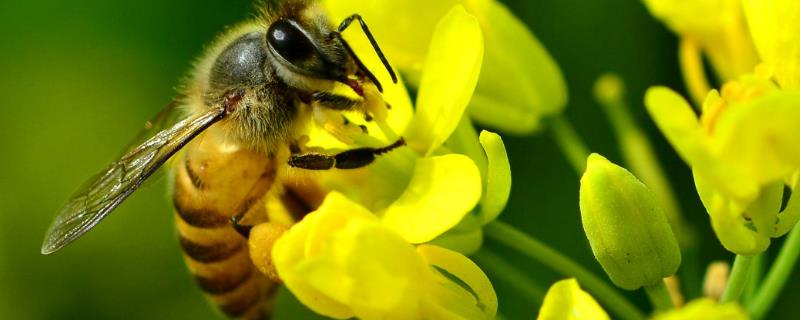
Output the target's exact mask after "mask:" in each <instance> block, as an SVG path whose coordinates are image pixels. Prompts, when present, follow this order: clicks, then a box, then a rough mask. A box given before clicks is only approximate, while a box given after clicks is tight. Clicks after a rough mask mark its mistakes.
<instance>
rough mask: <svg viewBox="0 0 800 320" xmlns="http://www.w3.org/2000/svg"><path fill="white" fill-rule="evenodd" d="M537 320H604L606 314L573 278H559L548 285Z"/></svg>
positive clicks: (606, 316) (606, 317)
mask: <svg viewBox="0 0 800 320" xmlns="http://www.w3.org/2000/svg"><path fill="white" fill-rule="evenodd" d="M537 319H539V320H604V319H610V318H609V317H608V314H607V313H606V312H605V310H603V308H602V307H600V305H599V304H597V301H595V300H594V298H592V296H591V295H589V294H588V293H586V291H583V290H581V288H580V287H579V286H578V281H577V280H575V279H566V280H561V281H558V282H556V283H555V284H553V285H552V286H550V289H548V290H547V294H546V295H545V297H544V302H543V303H542V308H541V309H540V310H539V317H538V318H537Z"/></svg>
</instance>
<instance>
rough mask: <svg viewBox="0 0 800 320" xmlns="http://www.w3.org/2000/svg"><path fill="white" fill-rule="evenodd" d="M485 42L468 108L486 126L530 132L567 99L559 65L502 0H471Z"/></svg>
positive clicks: (560, 109)
mask: <svg viewBox="0 0 800 320" xmlns="http://www.w3.org/2000/svg"><path fill="white" fill-rule="evenodd" d="M468 3H470V5H469V6H468V7H467V9H468V10H469V12H470V13H472V14H474V15H475V16H476V17H477V18H478V20H479V21H480V23H481V26H482V27H483V32H484V39H485V42H486V49H485V50H486V51H485V56H484V59H483V66H484V67H483V69H482V70H481V75H480V80H478V86H477V88H476V89H475V95H474V96H473V98H472V101H471V102H470V106H469V109H468V112H469V114H470V116H472V117H473V118H474V120H475V121H476V122H478V123H481V124H483V125H487V126H489V127H492V128H496V129H498V130H499V131H502V132H506V133H511V134H530V133H532V132H534V131H536V130H537V129H539V128H540V123H541V119H542V118H543V117H546V116H550V115H554V114H559V113H561V111H562V110H563V109H564V107H565V106H566V103H567V86H566V84H565V81H564V77H563V75H562V74H561V70H560V69H559V67H558V65H557V64H556V62H555V60H553V58H552V57H551V56H550V54H549V53H548V52H547V50H546V49H545V48H544V46H542V44H541V43H539V40H538V39H536V37H535V36H534V35H533V34H532V33H531V31H530V30H529V29H528V28H527V26H525V24H524V23H522V21H520V20H519V19H517V18H516V17H515V16H514V15H513V14H512V13H511V12H510V11H509V10H508V9H507V8H506V7H505V6H504V5H503V4H501V3H500V2H498V1H471V2H468Z"/></svg>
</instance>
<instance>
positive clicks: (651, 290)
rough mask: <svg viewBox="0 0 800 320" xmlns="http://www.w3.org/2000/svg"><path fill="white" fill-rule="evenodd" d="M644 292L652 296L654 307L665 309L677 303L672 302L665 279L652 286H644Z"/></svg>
mask: <svg viewBox="0 0 800 320" xmlns="http://www.w3.org/2000/svg"><path fill="white" fill-rule="evenodd" d="M644 292H646V293H647V297H648V298H650V302H652V303H653V308H654V309H656V310H659V311H664V310H669V309H673V308H675V304H673V303H672V297H670V295H669V290H667V286H666V285H665V284H664V280H661V281H659V282H658V283H656V284H654V285H652V286H648V287H644Z"/></svg>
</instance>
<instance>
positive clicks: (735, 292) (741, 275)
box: [719, 255, 753, 303]
mask: <svg viewBox="0 0 800 320" xmlns="http://www.w3.org/2000/svg"><path fill="white" fill-rule="evenodd" d="M752 262H753V256H743V255H736V259H734V260H733V269H732V270H731V276H730V277H729V278H728V285H727V286H725V291H723V292H722V297H720V299H719V301H720V302H722V303H725V302H731V301H738V300H739V297H741V296H742V292H743V291H744V285H745V283H747V276H748V275H749V274H750V265H751V264H752Z"/></svg>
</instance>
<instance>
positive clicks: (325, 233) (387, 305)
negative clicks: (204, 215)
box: [251, 1, 566, 319]
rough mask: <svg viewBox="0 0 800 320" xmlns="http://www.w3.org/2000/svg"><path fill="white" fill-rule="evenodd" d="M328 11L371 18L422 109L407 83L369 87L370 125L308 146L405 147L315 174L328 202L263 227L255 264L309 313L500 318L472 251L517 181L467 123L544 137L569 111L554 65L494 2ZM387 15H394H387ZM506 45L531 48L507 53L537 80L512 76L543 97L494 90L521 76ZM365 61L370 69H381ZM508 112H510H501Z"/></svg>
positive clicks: (487, 137)
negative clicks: (290, 221)
mask: <svg viewBox="0 0 800 320" xmlns="http://www.w3.org/2000/svg"><path fill="white" fill-rule="evenodd" d="M325 5H326V7H327V9H328V10H329V11H330V13H331V16H332V17H333V19H339V18H343V17H345V16H346V14H350V13H352V12H359V14H360V15H361V16H362V17H363V18H364V19H365V20H366V21H369V23H370V24H369V25H370V28H371V30H372V31H373V32H374V34H375V36H376V38H378V39H380V40H381V46H382V47H383V48H384V49H385V51H386V53H387V56H389V57H390V59H391V60H392V62H393V63H396V67H397V68H398V69H399V70H400V71H401V75H402V76H403V77H404V78H406V79H407V83H408V84H410V85H411V86H412V87H413V88H414V91H415V92H416V100H415V102H414V103H413V104H412V103H411V101H412V99H411V98H410V96H409V94H408V93H407V90H406V88H405V86H404V83H403V82H401V83H399V84H397V85H390V86H386V87H385V88H384V89H385V92H384V93H383V94H382V95H380V94H378V93H377V91H376V90H374V88H371V87H365V93H366V94H365V97H366V101H365V103H366V104H367V105H368V108H369V109H370V110H369V111H370V112H371V118H372V119H371V121H364V122H360V121H359V120H358V119H355V118H358V117H357V115H354V116H353V117H351V118H353V119H355V120H352V122H353V123H356V124H359V125H363V127H364V128H366V130H363V131H362V130H348V128H346V127H344V126H332V127H326V126H325V125H323V126H321V127H314V128H312V129H311V132H310V133H309V141H308V143H307V147H309V148H320V149H337V148H348V147H349V148H352V145H362V146H379V145H386V144H387V143H390V142H391V141H396V140H397V139H398V138H399V137H403V139H404V141H405V142H406V144H407V145H408V147H404V148H400V149H397V150H393V151H392V152H389V153H386V154H383V155H381V156H380V157H379V158H378V159H377V160H376V162H375V163H373V164H372V165H370V166H367V167H365V168H362V169H358V170H352V171H346V172H345V171H335V170H334V171H331V172H324V173H319V174H315V175H314V176H313V177H312V179H313V180H314V181H315V183H318V184H319V185H320V186H322V188H323V189H325V190H330V192H329V193H328V194H327V196H325V199H324V201H323V202H322V204H321V205H320V206H319V207H318V208H317V209H316V210H314V211H313V212H311V213H309V214H308V215H306V216H305V217H304V218H303V219H302V220H300V221H298V222H296V224H294V225H292V226H291V227H289V228H288V229H287V230H285V231H284V230H283V229H282V228H277V229H276V228H273V227H268V226H258V227H256V228H255V229H254V230H253V236H251V256H253V257H255V258H256V259H260V261H256V262H255V263H256V265H257V266H259V269H260V270H262V271H263V272H265V273H267V274H272V275H273V276H274V277H275V278H278V279H280V280H281V281H282V282H283V283H284V284H285V285H286V287H287V288H288V289H289V290H290V291H291V292H292V293H293V294H294V295H295V296H296V297H297V298H298V299H299V300H300V301H301V302H303V304H305V305H306V306H308V307H309V308H310V309H312V310H314V311H315V312H317V313H320V314H322V315H326V316H329V317H334V318H350V317H354V316H355V317H359V318H364V319H383V318H396V319H408V318H467V319H478V318H486V319H492V318H494V316H495V313H496V310H497V298H496V296H495V293H494V290H493V288H492V285H491V283H490V282H489V280H488V278H487V277H486V275H485V274H484V273H483V272H482V271H481V270H480V268H478V267H477V265H475V264H474V263H473V262H472V261H470V260H469V259H468V258H467V257H466V256H464V254H470V253H472V252H475V251H476V250H478V248H480V246H481V243H482V241H483V235H482V226H483V225H486V224H487V223H490V222H491V221H493V220H495V218H496V217H497V216H498V215H499V214H500V213H501V212H502V210H503V209H504V207H505V204H506V202H507V200H508V196H509V194H510V188H511V173H510V165H509V161H508V157H507V154H506V150H505V147H504V145H503V141H502V139H501V138H500V136H499V135H497V134H495V133H492V132H489V131H483V132H480V134H479V133H478V132H477V131H476V130H475V128H474V127H473V125H472V119H475V120H476V121H479V122H481V123H485V124H487V125H490V126H494V127H496V128H499V129H504V130H506V131H509V132H516V133H527V132H531V131H533V130H535V129H537V128H538V125H539V121H540V119H541V117H542V116H545V115H547V114H551V113H554V112H558V111H560V109H561V108H563V106H564V104H565V99H566V93H565V90H564V87H563V80H562V79H561V75H560V72H559V71H558V68H557V67H556V66H555V64H554V63H553V61H552V60H551V59H550V58H549V56H548V55H547V53H546V52H545V51H544V49H543V48H542V47H541V45H539V43H538V42H537V41H536V39H535V38H534V37H533V36H532V35H531V34H530V33H529V32H528V31H527V29H525V28H524V26H523V25H522V24H521V23H520V22H519V21H518V20H516V19H515V18H514V17H513V16H512V15H511V14H510V13H509V12H508V10H506V9H505V8H504V7H502V6H501V5H500V4H498V3H497V2H495V1H482V2H473V1H464V2H461V1H449V2H446V1H445V2H442V3H441V4H436V5H431V6H430V7H432V8H433V9H435V10H426V12H427V13H426V14H423V15H420V14H419V12H418V10H416V9H415V2H414V1H409V2H396V1H375V2H357V1H326V2H325ZM416 5H419V4H416ZM427 6H429V5H428V4H426V7H427ZM386 13H391V14H392V19H383V18H382V16H381V15H382V14H386ZM398 28H400V29H404V28H405V29H409V30H407V31H404V32H398ZM411 29H413V30H411ZM398 34H401V35H407V37H405V38H403V37H398ZM344 36H345V37H346V38H347V39H348V42H350V44H351V46H352V47H353V48H354V50H355V51H356V52H370V50H369V49H368V48H369V47H368V46H369V43H368V42H366V41H365V39H363V36H361V35H359V34H350V33H349V32H348V33H345V34H344ZM503 38H505V39H509V38H514V39H516V40H515V43H516V44H517V45H519V44H523V45H524V46H523V48H514V49H513V50H511V51H508V52H512V54H517V55H523V54H525V55H527V54H531V53H534V54H536V55H537V56H536V57H535V58H536V59H533V60H532V61H533V62H535V63H536V64H538V65H537V66H535V67H536V72H533V71H530V72H527V71H526V72H515V73H513V76H514V77H516V78H515V80H514V81H521V82H523V83H526V84H528V85H529V86H530V88H532V89H535V90H538V91H539V92H536V91H525V95H523V96H520V95H519V94H518V93H519V92H511V91H509V88H507V87H506V86H503V85H500V83H499V82H497V81H496V78H497V77H501V76H502V77H507V75H506V74H505V73H506V72H507V71H508V70H515V71H516V68H517V67H518V65H517V64H515V63H513V62H514V60H508V59H506V57H505V56H501V55H500V53H501V52H507V51H506V49H508V48H507V46H508V45H509V44H508V42H507V41H503ZM519 38H522V39H524V41H521V42H520V41H519V40H518V39H519ZM454 53H455V54H454ZM363 57H364V58H363V59H364V63H365V64H366V65H367V67H368V68H373V66H378V64H379V63H380V61H377V59H371V58H370V57H368V56H367V55H363ZM526 59H530V58H529V57H526ZM493 77H494V78H493ZM379 78H380V76H379ZM553 79H555V80H556V81H552V80H553ZM380 80H381V81H383V82H384V83H389V81H388V79H382V78H381V79H380ZM520 99H521V100H520ZM383 101H385V102H386V105H388V106H390V108H389V110H388V112H387V111H385V108H383V106H384V104H383V103H382V102H383ZM468 106H469V108H468ZM501 106H502V108H504V109H505V110H506V111H507V112H497V110H496V108H498V107H501ZM382 110H383V111H382ZM503 117H508V118H503ZM509 119H513V120H514V121H509ZM298 174H301V175H302V173H298Z"/></svg>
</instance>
